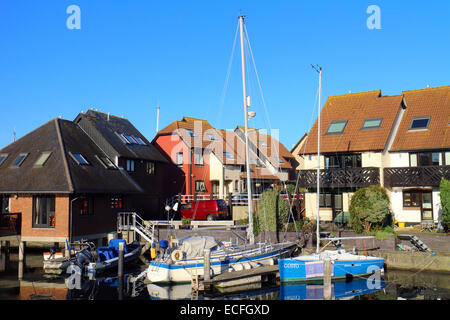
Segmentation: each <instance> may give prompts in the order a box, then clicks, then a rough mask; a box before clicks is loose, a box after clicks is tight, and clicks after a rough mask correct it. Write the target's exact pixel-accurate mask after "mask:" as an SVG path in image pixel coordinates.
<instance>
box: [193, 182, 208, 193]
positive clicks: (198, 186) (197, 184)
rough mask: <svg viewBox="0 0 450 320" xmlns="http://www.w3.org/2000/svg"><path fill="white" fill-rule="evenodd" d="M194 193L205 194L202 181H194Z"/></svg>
mask: <svg viewBox="0 0 450 320" xmlns="http://www.w3.org/2000/svg"><path fill="white" fill-rule="evenodd" d="M195 192H206V186H205V181H203V180H196V181H195Z"/></svg>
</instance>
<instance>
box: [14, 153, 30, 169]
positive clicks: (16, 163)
mask: <svg viewBox="0 0 450 320" xmlns="http://www.w3.org/2000/svg"><path fill="white" fill-rule="evenodd" d="M27 156H28V153H21V154H19V156H18V157H17V158H16V160H14V162H13V163H12V165H11V166H13V167H20V165H21V164H22V162H23V161H24V160H25V158H26V157H27Z"/></svg>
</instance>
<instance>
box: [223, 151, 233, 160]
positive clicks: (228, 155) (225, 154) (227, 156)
mask: <svg viewBox="0 0 450 320" xmlns="http://www.w3.org/2000/svg"><path fill="white" fill-rule="evenodd" d="M223 155H224V156H225V157H226V158H227V159H230V160H234V157H233V155H232V154H231V153H229V152H224V153H223Z"/></svg>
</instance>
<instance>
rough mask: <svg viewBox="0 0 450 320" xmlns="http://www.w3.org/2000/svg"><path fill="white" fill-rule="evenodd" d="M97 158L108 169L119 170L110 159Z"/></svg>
mask: <svg viewBox="0 0 450 320" xmlns="http://www.w3.org/2000/svg"><path fill="white" fill-rule="evenodd" d="M95 157H96V158H97V159H98V161H100V163H101V164H102V165H103V166H104V167H105V168H106V169H117V167H116V165H115V164H114V163H113V162H112V161H111V160H110V159H109V158H108V157H99V156H97V155H96V156H95Z"/></svg>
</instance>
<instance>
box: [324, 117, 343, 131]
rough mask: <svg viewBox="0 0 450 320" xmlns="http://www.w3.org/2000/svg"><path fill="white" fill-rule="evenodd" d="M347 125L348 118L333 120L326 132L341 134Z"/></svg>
mask: <svg viewBox="0 0 450 320" xmlns="http://www.w3.org/2000/svg"><path fill="white" fill-rule="evenodd" d="M346 125H347V120H344V121H333V122H331V124H330V126H329V127H328V130H327V132H326V134H340V133H342V132H344V129H345V126H346Z"/></svg>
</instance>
